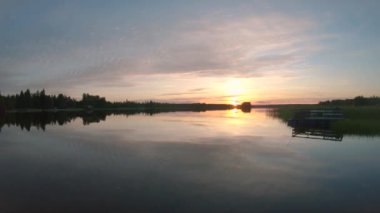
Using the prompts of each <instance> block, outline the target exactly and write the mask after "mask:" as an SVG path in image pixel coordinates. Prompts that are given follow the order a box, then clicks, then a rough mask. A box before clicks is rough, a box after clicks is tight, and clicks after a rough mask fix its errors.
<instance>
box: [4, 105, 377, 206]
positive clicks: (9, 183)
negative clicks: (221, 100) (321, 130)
mask: <svg viewBox="0 0 380 213" xmlns="http://www.w3.org/2000/svg"><path fill="white" fill-rule="evenodd" d="M38 116H40V115H38ZM89 116H90V118H89ZM89 116H87V117H85V116H72V117H70V119H66V120H63V121H62V120H59V119H56V120H54V119H51V118H48V117H46V116H45V117H43V118H40V119H39V121H38V122H37V120H38V119H37V118H36V116H33V119H32V118H31V120H30V121H29V123H28V122H26V123H27V124H25V121H23V122H19V123H18V122H17V120H15V119H13V120H12V121H9V122H8V123H7V125H4V126H3V127H2V128H1V132H0V168H1V169H0V212H259V211H265V212H276V211H277V212H283V211H297V212H301V211H302V212H312V211H316V212H318V211H323V212H326V211H327V212H333V211H334V212H337V211H339V212H342V211H357V212H359V211H360V212H362V211H367V212H370V211H378V210H379V209H380V202H378V201H379V195H380V181H379V180H380V167H379V163H380V155H379V150H380V137H359V136H355V135H352V136H349V135H344V136H343V138H342V139H341V141H332V140H322V139H311V138H302V137H292V129H291V128H290V127H288V126H287V125H286V124H285V123H283V122H281V121H280V120H278V119H275V118H273V117H271V116H270V115H269V113H268V111H267V109H254V110H252V111H251V112H250V113H243V112H242V111H240V110H236V109H234V110H226V111H207V112H172V113H158V114H154V115H145V114H133V115H128V114H122V113H119V114H107V115H102V116H100V117H95V118H93V116H92V117H91V115H89ZM19 117H20V118H18V119H26V118H25V116H19ZM66 117H67V116H66ZM41 120H42V121H41ZM41 122H42V123H43V125H41ZM21 123H24V124H21ZM20 127H22V128H20ZM36 127H38V128H36ZM28 130H29V131H28Z"/></svg>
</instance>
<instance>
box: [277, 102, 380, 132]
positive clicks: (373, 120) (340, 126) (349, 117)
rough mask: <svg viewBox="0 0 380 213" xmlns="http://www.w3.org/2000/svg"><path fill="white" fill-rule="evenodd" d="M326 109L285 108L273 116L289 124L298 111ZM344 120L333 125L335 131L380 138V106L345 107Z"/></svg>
mask: <svg viewBox="0 0 380 213" xmlns="http://www.w3.org/2000/svg"><path fill="white" fill-rule="evenodd" d="M316 108H318V109H326V108H335V107H324V106H320V105H305V106H302V105H296V106H291V105H290V106H283V107H279V108H276V109H274V110H273V111H272V112H271V116H273V117H276V118H279V119H281V120H282V121H284V122H287V121H288V120H289V119H291V118H292V117H293V115H294V114H295V112H296V111H297V110H302V109H316ZM339 108H341V109H342V111H343V115H344V119H343V120H340V121H337V122H336V123H334V124H333V126H332V128H333V130H334V131H336V132H338V133H341V134H345V135H363V136H380V106H360V107H354V106H343V107H339Z"/></svg>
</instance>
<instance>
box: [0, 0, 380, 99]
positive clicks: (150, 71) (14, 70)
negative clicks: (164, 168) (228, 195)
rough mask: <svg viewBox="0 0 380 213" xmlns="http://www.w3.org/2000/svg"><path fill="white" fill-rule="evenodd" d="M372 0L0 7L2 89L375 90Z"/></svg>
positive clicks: (144, 93)
mask: <svg viewBox="0 0 380 213" xmlns="http://www.w3.org/2000/svg"><path fill="white" fill-rule="evenodd" d="M379 9H380V1H375V0H373V1H371V0H364V1H359V0H358V1H352V0H351V1H349V0H345V1H343V0H341V1H323V0H322V1H311V0H310V1H307V0H303V1H301V0H277V1H276V0H256V1H253V0H250V1H227V0H209V1H178V0H177V1H169V0H166V1H141V0H140V1H121V0H110V1H98V0H95V1H94V0H92V1H89V0H86V1H85V0H77V1H74V0H73V1H48V0H45V1H43V0H36V1H22V0H20V1H18V0H13V1H7V0H5V1H4V0H0V27H1V32H2V33H1V34H0V91H1V92H2V93H4V94H6V93H15V92H18V91H20V90H22V89H23V90H25V89H26V88H30V89H32V90H37V89H42V88H45V89H46V90H47V91H48V92H49V93H58V92H62V93H65V94H68V95H72V96H74V97H80V95H81V94H82V93H83V92H88V93H95V94H100V95H103V96H106V97H107V98H108V99H110V100H125V99H130V100H150V99H153V100H161V101H173V102H174V101H175V102H198V101H202V102H218V103H230V102H241V101H252V102H253V103H312V102H317V101H319V100H325V99H329V98H347V97H352V96H356V95H366V96H368V95H380V84H379V83H378V82H377V81H378V79H380V71H379V65H380V62H379V60H378V58H379V53H380V42H379V40H380V39H379V38H380V27H379V26H380V17H379V16H380V15H379V12H378V11H379Z"/></svg>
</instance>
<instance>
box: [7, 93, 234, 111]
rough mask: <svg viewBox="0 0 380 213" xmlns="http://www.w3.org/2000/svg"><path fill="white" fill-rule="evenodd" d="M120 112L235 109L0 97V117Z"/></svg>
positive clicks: (31, 95)
mask: <svg viewBox="0 0 380 213" xmlns="http://www.w3.org/2000/svg"><path fill="white" fill-rule="evenodd" d="M107 108H109V109H117V108H129V109H134V110H141V111H168V110H194V111H201V110H213V109H214V110H216V109H230V108H232V105H229V104H204V103H190V104H172V103H160V102H153V101H146V102H133V101H128V100H126V101H123V102H110V101H107V100H106V98H104V97H100V96H98V95H90V94H87V93H84V94H83V95H82V99H81V100H76V99H74V98H71V97H69V96H66V95H63V94H58V95H48V94H46V92H45V90H44V89H43V90H41V91H36V92H34V93H31V92H30V90H29V89H27V90H26V91H21V92H20V93H19V94H15V95H6V96H3V95H1V93H0V115H1V114H4V113H5V111H12V110H29V109H36V110H42V111H43V110H51V109H57V110H59V109H87V110H92V109H107Z"/></svg>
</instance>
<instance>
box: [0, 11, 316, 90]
mask: <svg viewBox="0 0 380 213" xmlns="http://www.w3.org/2000/svg"><path fill="white" fill-rule="evenodd" d="M50 22H51V23H50ZM50 22H49V24H50V26H53V24H54V19H53V20H52V21H50ZM102 23H103V22H102ZM106 23H110V21H106ZM82 25H83V23H81V25H80V26H82ZM91 26H92V28H91V30H92V31H91V33H90V34H85V35H83V36H88V38H87V40H88V41H86V38H83V37H81V38H78V39H65V38H64V37H63V36H58V37H57V38H56V39H54V35H51V37H49V39H47V40H44V41H39V42H36V43H34V42H30V43H29V44H28V42H25V43H26V44H25V48H26V50H27V51H21V49H20V46H17V47H15V48H16V49H15V51H16V50H17V51H19V52H23V53H20V54H22V56H23V57H11V58H10V59H9V60H8V63H7V64H6V66H5V67H4V69H3V70H2V71H0V72H1V73H2V75H3V74H4V73H9V74H10V75H11V76H9V77H8V76H7V78H8V79H9V78H11V79H12V83H10V84H9V85H7V87H8V86H9V87H13V88H16V87H18V89H24V88H25V87H30V88H35V89H38V88H42V87H45V88H63V89H65V88H73V87H98V88H99V87H107V88H108V87H121V88H123V87H130V86H132V85H137V84H146V83H149V82H132V79H133V76H138V75H144V76H151V75H163V76H168V75H172V74H177V75H178V74H180V75H183V74H190V75H191V77H192V78H193V79H195V78H198V77H210V76H211V77H248V78H253V77H261V76H268V75H270V76H283V77H289V76H294V75H296V73H295V71H296V70H300V69H301V68H302V66H304V65H305V63H306V57H307V56H308V55H310V54H311V53H313V51H315V50H316V49H318V37H316V36H314V35H311V33H310V32H311V31H312V30H315V28H316V27H317V25H316V23H315V22H314V21H313V20H308V19H299V18H292V17H288V16H285V15H277V14H272V15H266V16H258V15H256V16H251V17H239V18H233V19H226V18H220V17H218V18H216V17H202V18H199V19H196V20H192V21H183V20H182V21H181V22H179V23H177V24H176V25H175V26H170V27H167V28H162V29H159V30H157V28H156V27H150V26H148V25H144V26H139V27H137V28H135V29H133V28H130V27H123V26H118V27H117V28H115V30H113V31H110V33H109V35H107V34H105V33H104V32H102V31H104V30H105V29H110V28H112V27H111V26H103V25H99V26H97V25H91ZM74 29H75V28H74ZM116 29H117V30H116ZM71 31H73V29H71V30H70V32H71ZM97 32H99V35H97ZM93 34H94V35H97V36H95V38H93V37H91V35H93ZM77 36H79V35H77ZM79 41H83V42H82V43H81V42H79ZM26 52H27V53H29V55H27V56H26V55H25V53H26ZM20 74H22V75H23V76H24V77H21V78H20V77H18V76H17V75H20ZM12 76H13V77H14V78H12ZM12 85H13V86H12ZM189 92H193V93H194V92H197V91H189Z"/></svg>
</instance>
